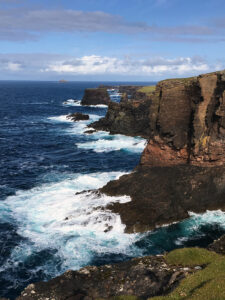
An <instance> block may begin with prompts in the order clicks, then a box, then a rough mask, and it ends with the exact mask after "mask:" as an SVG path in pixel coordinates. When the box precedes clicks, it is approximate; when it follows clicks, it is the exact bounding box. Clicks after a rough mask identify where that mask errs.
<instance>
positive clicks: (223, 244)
mask: <svg viewBox="0 0 225 300" xmlns="http://www.w3.org/2000/svg"><path fill="white" fill-rule="evenodd" d="M208 250H211V251H215V252H217V253H219V254H223V255H225V234H224V235H222V236H221V238H219V239H218V240H215V241H214V242H213V243H212V244H210V245H209V246H208Z"/></svg>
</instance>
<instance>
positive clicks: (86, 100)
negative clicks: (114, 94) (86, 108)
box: [81, 88, 110, 105]
mask: <svg viewBox="0 0 225 300" xmlns="http://www.w3.org/2000/svg"><path fill="white" fill-rule="evenodd" d="M109 102H110V97H109V95H108V92H107V89H106V88H96V89H86V90H85V92H84V96H83V98H82V101H81V104H82V105H97V104H105V105H108V104H109Z"/></svg>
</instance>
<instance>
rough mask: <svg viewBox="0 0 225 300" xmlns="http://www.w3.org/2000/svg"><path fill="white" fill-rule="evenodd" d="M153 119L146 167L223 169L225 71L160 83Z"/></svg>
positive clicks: (150, 109) (144, 156) (154, 100)
mask: <svg viewBox="0 0 225 300" xmlns="http://www.w3.org/2000/svg"><path fill="white" fill-rule="evenodd" d="M149 119H150V129H151V134H150V140H149V143H148V145H147V147H146V149H145V151H144V153H143V155H142V159H141V164H142V165H145V166H147V165H148V166H169V165H177V164H191V165H196V166H215V165H217V166H220V165H223V164H224V162H225V155H224V153H225V139H224V138H225V71H222V72H214V73H210V74H204V75H200V76H198V77H192V78H186V79H174V80H165V81H162V82H160V83H158V85H157V86H156V91H155V93H154V95H153V96H152V103H151V106H150V108H149Z"/></svg>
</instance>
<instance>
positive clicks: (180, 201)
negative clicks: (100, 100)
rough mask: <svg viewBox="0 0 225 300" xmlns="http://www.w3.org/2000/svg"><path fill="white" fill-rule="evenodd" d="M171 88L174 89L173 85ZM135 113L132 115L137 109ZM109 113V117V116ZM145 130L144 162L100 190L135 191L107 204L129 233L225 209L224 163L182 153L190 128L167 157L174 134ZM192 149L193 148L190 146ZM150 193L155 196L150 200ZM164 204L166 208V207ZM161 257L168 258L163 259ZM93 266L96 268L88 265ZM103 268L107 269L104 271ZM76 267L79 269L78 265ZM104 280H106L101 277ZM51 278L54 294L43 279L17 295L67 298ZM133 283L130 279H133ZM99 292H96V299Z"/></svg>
mask: <svg viewBox="0 0 225 300" xmlns="http://www.w3.org/2000/svg"><path fill="white" fill-rule="evenodd" d="M213 76H214V73H213ZM216 76H217V75H216ZM195 80H196V79H195ZM195 80H194V82H195ZM176 82H177V81H176ZM188 85H189V83H188ZM159 86H160V84H159ZM176 87H177V85H176ZM186 88H187V87H186V84H185V93H186ZM170 89H171V87H170ZM156 93H158V92H157V88H156ZM182 93H183V86H182ZM149 97H150V96H148V97H147V99H144V100H143V99H142V101H144V105H145V106H144V107H145V108H146V103H148V104H147V105H150V107H152V103H153V104H154V105H155V102H154V101H153V102H152V100H150V99H149ZM151 97H153V98H154V97H156V94H153V95H151ZM154 100H155V98H154ZM147 101H148V102H147ZM160 101H162V100H160ZM123 105H124V107H125V108H126V107H127V104H123ZM128 105H129V107H132V108H134V111H136V109H138V107H139V104H138V105H137V104H136V103H135V102H134V103H133V104H130V103H129V104H128ZM116 107H117V108H116V110H117V111H118V107H120V106H118V105H116ZM109 109H114V108H113V106H111V107H109ZM154 109H155V108H154ZM128 111H130V110H128ZM154 111H155V110H154ZM144 112H145V114H144V116H143V115H141V118H140V119H139V120H141V122H145V124H146V118H147V119H148V118H149V114H148V113H147V114H146V109H145V110H144ZM129 113H130V112H129ZM129 113H128V115H129ZM131 115H133V113H132V114H131ZM138 115H139V116H140V113H138ZM124 116H125V117H126V116H127V113H126V112H125V115H124V114H123V115H122V118H121V119H122V124H123V120H124ZM150 116H154V114H153V112H152V111H151V110H150ZM129 117H130V115H129ZM154 117H155V120H157V124H158V122H159V117H157V116H154ZM172 117H173V114H172ZM105 118H106V119H107V116H106V117H105ZM167 119H168V118H167ZM193 119H195V118H193ZM134 120H135V118H134ZM149 120H150V124H151V122H152V119H149ZM98 122H99V121H97V123H98ZM100 122H101V120H100ZM132 122H133V121H132ZM132 122H131V123H129V122H128V123H127V122H125V124H126V126H127V127H125V128H128V130H129V128H131V127H132V124H133V123H132ZM167 123H168V122H167ZM112 124H114V120H113V122H112V123H111V124H107V126H108V128H107V129H108V130H109V131H110V132H111V133H115V132H113V131H112V130H110V128H109V126H112ZM119 124H121V122H119ZM127 124H128V125H127ZM153 125H154V124H153ZM90 126H93V124H90ZM104 126H105V125H104ZM104 126H103V127H104ZM120 126H121V125H120ZM185 126H186V125H185ZM188 126H189V125H188ZM94 127H95V126H94ZM103 127H101V129H103ZM181 127H182V126H181ZM121 128H122V129H121ZM121 128H120V127H119V129H118V132H116V133H120V134H121V133H122V134H123V132H122V131H124V130H125V131H126V130H127V129H123V128H124V125H122V127H121ZM182 128H183V127H182ZM147 130H149V131H148V132H149V135H150V139H149V140H148V145H147V146H146V149H147V150H146V149H145V150H144V152H143V154H142V158H141V161H140V165H139V166H138V167H136V168H135V170H134V171H133V172H132V173H130V174H128V175H124V176H122V177H121V178H119V179H118V180H116V181H110V182H108V183H107V184H106V185H105V186H104V187H103V188H101V189H100V193H102V194H106V195H108V196H110V197H112V196H119V197H121V196H124V195H128V196H130V197H131V201H129V202H127V203H124V204H118V203H115V204H110V205H109V206H107V208H106V209H109V210H110V211H112V212H113V213H115V214H117V215H119V216H120V217H121V219H122V223H123V224H125V225H126V232H127V233H132V232H145V231H148V230H150V229H153V228H156V227H158V226H163V225H165V224H168V223H173V222H174V221H180V220H183V219H185V218H187V217H188V212H189V211H194V212H198V213H200V212H204V211H205V210H206V209H212V210H215V209H224V210H225V207H224V200H223V195H224V188H225V183H224V178H225V177H224V174H225V170H224V168H223V166H218V162H217V161H216V163H214V160H212V162H211V161H210V160H208V161H207V160H206V161H205V166H204V160H197V159H196V158H195V159H194V163H193V165H192V164H190V161H191V160H190V156H191V155H190V154H189V158H187V156H186V154H184V155H183V156H182V151H181V150H182V149H186V150H187V149H188V148H187V147H189V144H188V143H187V145H185V146H183V145H181V144H182V143H183V142H184V143H185V141H183V140H182V139H183V138H184V137H186V138H188V142H189V138H190V136H189V135H188V134H186V135H185V134H184V137H183V136H182V137H181V140H179V137H178V139H176V141H175V144H176V145H178V144H179V143H181V144H179V147H181V148H180V149H178V150H177V149H174V147H172V150H171V151H173V153H172V155H171V156H169V157H168V156H164V154H165V153H166V151H167V152H168V151H170V148H168V147H170V145H171V142H172V143H173V136H172V137H171V136H170V137H169V138H168V136H164V135H162V136H161V137H160V139H159V138H158V137H157V136H158V134H160V132H159V128H157V126H156V125H154V128H152V127H151V125H150V127H149V128H148V129H147ZM182 130H183V129H182ZM187 132H188V130H187V131H186V133H187ZM156 134H157V135H156ZM180 134H181V135H183V131H180ZM127 135H133V134H132V133H131V134H130V133H128V134H127ZM134 136H135V134H134ZM144 136H145V137H147V135H144ZM156 137H157V138H156ZM194 138H196V137H194ZM201 138H202V137H201ZM171 139H172V141H171ZM154 143H156V147H158V144H159V143H161V144H160V147H159V148H160V149H161V150H162V151H163V152H162V153H163V155H162V156H161V157H160V160H157V159H156V160H155V161H152V153H153V154H157V151H158V150H157V151H155V150H154V147H155V144H154ZM177 143H178V144H177ZM208 143H209V141H208V139H207V146H208ZM152 145H154V147H152ZM219 146H220V145H219ZM182 147H184V148H182ZM185 147H186V148H185ZM149 148H150V150H149ZM157 149H158V148H157ZM165 149H166V151H165ZM188 151H190V149H188ZM195 151H196V149H195ZM198 151H205V150H204V149H202V148H201V147H199V149H198ZM148 152H151V156H150V163H149V153H148ZM159 152H160V150H159ZM146 153H147V154H146ZM174 153H175V154H174ZM160 155H161V153H160ZM166 155H167V154H166ZM195 155H196V153H195ZM197 155H198V153H197ZM222 159H223V158H222ZM185 161H186V162H187V163H186V165H185V164H184V162H185ZM196 161H197V162H199V163H197V165H196ZM167 163H168V164H167ZM209 164H211V165H210V166H209ZM222 164H223V161H222V162H219V165H222ZM185 176H186V177H185ZM212 179H213V180H212ZM146 188H147V189H146ZM168 192H169V193H171V195H169V194H168ZM213 197H214V198H216V202H215V201H214V202H213V203H212V200H211V199H212V198H213ZM199 198H200V199H202V202H201V201H198V199H199ZM149 199H150V200H151V201H152V202H150V201H149ZM170 199H171V200H170ZM174 199H175V200H176V201H175V202H174ZM154 205H156V206H155V207H154ZM162 208H163V210H164V211H163V210H162ZM170 208H172V210H171V211H170ZM157 210H158V212H157ZM154 259H156V260H157V258H151V260H153V261H154ZM143 260H145V258H143ZM140 263H141V264H142V261H140ZM163 263H165V261H164V262H163ZM124 264H126V263H124ZM148 264H149V262H148ZM128 265H129V263H128ZM131 265H132V264H131ZM126 266H127V265H126ZM197 267H198V266H197ZM90 268H93V270H97V269H96V267H90ZM103 268H104V267H103ZM126 268H127V267H126ZM168 268H169V266H167V271H168ZM87 269H88V267H87V268H84V269H82V270H84V274H85V272H86V271H85V270H87ZM106 269H107V267H106ZM106 269H104V270H106ZM144 269H145V271H146V268H144ZM82 270H81V271H80V272H81V274H82V272H83V271H82ZM90 270H92V269H90ZM176 271H177V270H176ZM87 272H88V271H87ZM101 272H103V273H105V272H106V271H101ZM119 272H120V271H119ZM77 273H79V271H78V272H77ZM77 273H76V271H69V272H67V273H66V274H68V279H69V281H68V280H67V279H66V278H67V275H65V274H64V275H61V276H59V278H60V279H59V280H60V282H61V280H62V281H64V280H65V282H68V284H69V286H71V284H72V286H73V285H74V284H77V283H78V282H79V279H78V278H77V279H76V278H75V277H76V276H77V275H76V274H77ZM87 274H88V273H87ZM140 274H141V272H140V273H139V275H140ZM182 274H183V273H182ZM182 274H180V275H179V276H178V277H177V280H178V279H179V280H178V281H180V279H181V278H184V274H183V275H182ZM139 275H138V273H137V274H136V275H135V276H139ZM167 275H168V274H167ZM186 275H188V274H186ZM186 275H185V276H186ZM104 276H106V275H104ZM154 276H155V275H154ZM171 276H173V277H174V274H172V273H171V274H170V279H171V278H172V277H171ZM106 277H107V276H106ZM156 277H157V276H156ZM82 278H83V277H82ZM157 278H158V277H157ZM71 279H73V280H75V281H73V280H72V281H71ZM83 279H84V278H83ZM83 279H82V280H83ZM85 280H87V279H85ZM91 280H92V282H93V283H94V281H93V278H91ZM101 280H102V281H103V282H104V280H103V278H101ZM113 280H114V279H113ZM121 280H122V279H121ZM151 280H152V279H151ZM52 282H53V290H52V291H51V293H53V292H54V293H56V294H54V296H53V294H46V288H47V289H49V287H47V286H48V284H47V286H45V284H42V283H40V285H39V284H32V285H31V286H29V287H28V288H27V289H26V290H25V291H24V292H23V294H22V296H21V297H19V298H18V299H42V298H40V297H50V299H51V297H54V298H55V299H64V298H63V297H62V295H61V294H60V293H61V292H60V291H64V290H65V286H64V285H63V282H62V285H61V283H59V281H58V280H56V281H55V283H54V280H53V281H51V282H50V283H49V284H50V285H51V284H52ZM169 282H170V280H169ZM173 283H176V284H174V286H173V285H172V286H170V287H168V289H167V290H164V291H162V287H160V288H159V290H157V292H154V293H153V294H151V293H150V292H148V295H147V296H146V297H151V296H155V295H160V293H164V292H169V291H171V290H173V289H174V288H175V287H176V286H177V281H174V282H172V284H173ZM107 284H109V283H107ZM129 284H131V282H130V283H129ZM129 284H128V287H129ZM150 285H151V284H150ZM163 285H165V282H163ZM39 286H41V289H42V287H43V288H44V294H43V295H42V294H38V293H39V291H38V289H39ZM66 286H67V283H66ZM36 288H37V290H36ZM99 288H100V289H101V287H100V286H99ZM58 289H59V290H58ZM115 289H116V290H117V291H118V286H116V285H115ZM125 291H126V292H129V293H130V294H131V293H132V294H133V290H132V292H131V290H130V291H129V289H128V290H125ZM148 291H149V289H148ZM122 292H123V290H119V291H118V295H119V294H120V295H122V294H121V293H122ZM152 292H153V290H152ZM70 293H71V292H70ZM74 293H75V294H74V295H73V296H71V297H78V296H79V293H80V291H78V290H77V291H75V292H74ZM84 293H86V292H84ZM90 293H93V291H91V292H90ZM110 293H111V294H109V295H108V296H107V297H111V296H114V295H116V294H117V293H116V294H115V290H114V292H112V291H110ZM113 293H114V294H113ZM60 295H61V296H60ZM93 295H94V294H93ZM93 295H92V294H88V295H86V294H82V293H81V294H80V296H81V297H86V296H87V297H92V296H93ZM102 296H103V294H98V295H97V296H96V297H102ZM138 296H141V295H138ZM29 297H30V298H29ZM38 297H39V298H38ZM57 297H58V298H57ZM96 297H95V296H94V298H93V299H95V298H96ZM65 299H67V298H65ZM71 299H72V298H71ZM74 299H76V298H74ZM77 299H78V298H77ZM80 299H83V298H80ZM91 299H92V298H91ZM145 299H147V298H145Z"/></svg>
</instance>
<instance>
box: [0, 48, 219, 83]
mask: <svg viewBox="0 0 225 300" xmlns="http://www.w3.org/2000/svg"><path fill="white" fill-rule="evenodd" d="M220 67H221V66H220ZM214 68H215V66H210V65H209V64H208V63H207V62H206V61H205V60H204V59H202V58H201V57H177V58H165V57H154V58H145V59H141V58H140V59H134V58H133V57H123V58H118V57H110V56H99V55H89V56H82V57H72V56H67V57H64V56H63V55H50V54H24V55H23V54H0V71H2V72H0V74H4V76H6V77H7V75H15V76H17V78H21V79H24V78H25V79H29V78H30V76H31V74H32V76H33V78H38V79H42V78H43V79H46V78H48V79H51V78H53V79H54V78H62V77H63V78H70V79H73V78H74V79H76V80H78V79H79V77H81V78H88V76H92V78H93V76H97V77H98V78H105V79H109V80H111V79H113V80H116V79H117V78H119V77H121V76H122V77H129V78H131V77H132V78H134V79H135V80H137V79H138V78H142V79H143V78H145V79H146V80H148V79H162V78H167V77H171V76H172V77H174V76H189V75H193V74H196V75H197V74H199V73H204V72H206V71H210V70H211V69H214ZM2 76H3V75H2ZM1 79H4V78H1Z"/></svg>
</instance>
